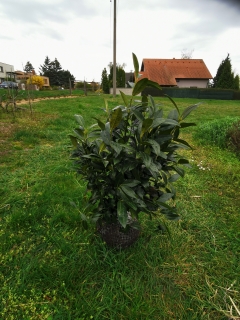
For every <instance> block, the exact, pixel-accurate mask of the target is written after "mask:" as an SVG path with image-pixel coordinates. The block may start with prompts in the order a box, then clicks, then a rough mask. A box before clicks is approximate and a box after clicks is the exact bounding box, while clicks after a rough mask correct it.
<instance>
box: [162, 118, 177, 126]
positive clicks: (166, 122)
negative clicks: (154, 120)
mask: <svg viewBox="0 0 240 320" xmlns="http://www.w3.org/2000/svg"><path fill="white" fill-rule="evenodd" d="M164 124H170V125H173V126H175V127H180V124H179V123H178V122H177V121H175V120H173V119H166V120H165V121H164Z"/></svg>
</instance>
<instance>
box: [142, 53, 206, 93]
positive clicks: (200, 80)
mask: <svg viewBox="0 0 240 320" xmlns="http://www.w3.org/2000/svg"><path fill="white" fill-rule="evenodd" d="M139 74H140V75H141V76H140V79H142V78H148V79H149V80H152V81H155V82H157V83H158V84H159V85H160V86H161V87H179V88H206V87H207V84H208V81H209V79H212V75H211V73H210V72H209V70H208V68H207V66H206V65H205V63H204V61H203V60H202V59H174V58H173V59H143V61H142V67H141V70H140V71H139Z"/></svg>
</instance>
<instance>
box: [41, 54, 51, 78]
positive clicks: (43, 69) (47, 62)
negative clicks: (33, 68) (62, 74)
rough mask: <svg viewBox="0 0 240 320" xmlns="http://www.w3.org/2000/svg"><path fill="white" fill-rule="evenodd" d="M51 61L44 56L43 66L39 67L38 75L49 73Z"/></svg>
mask: <svg viewBox="0 0 240 320" xmlns="http://www.w3.org/2000/svg"><path fill="white" fill-rule="evenodd" d="M51 67H52V65H51V60H50V59H49V58H48V56H46V58H45V60H44V63H43V65H40V68H39V71H40V75H41V76H42V75H44V73H46V72H48V71H51Z"/></svg>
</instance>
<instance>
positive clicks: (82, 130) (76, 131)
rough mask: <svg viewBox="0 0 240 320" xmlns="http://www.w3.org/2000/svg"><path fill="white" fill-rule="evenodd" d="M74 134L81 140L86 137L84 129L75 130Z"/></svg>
mask: <svg viewBox="0 0 240 320" xmlns="http://www.w3.org/2000/svg"><path fill="white" fill-rule="evenodd" d="M74 133H76V135H77V136H78V137H79V138H83V137H84V129H83V128H82V127H80V128H76V129H74Z"/></svg>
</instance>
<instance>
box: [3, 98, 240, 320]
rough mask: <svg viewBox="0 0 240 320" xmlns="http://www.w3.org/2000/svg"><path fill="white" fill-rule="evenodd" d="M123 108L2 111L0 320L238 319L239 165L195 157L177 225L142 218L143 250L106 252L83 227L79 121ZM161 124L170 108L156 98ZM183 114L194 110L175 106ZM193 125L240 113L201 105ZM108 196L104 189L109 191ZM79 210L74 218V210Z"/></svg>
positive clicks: (214, 156) (214, 154)
mask: <svg viewBox="0 0 240 320" xmlns="http://www.w3.org/2000/svg"><path fill="white" fill-rule="evenodd" d="M104 97H105V98H107V99H108V101H109V106H110V107H114V106H116V105H118V104H121V103H122V102H121V99H120V97H117V98H112V97H111V96H91V97H90V96H89V97H83V96H82V97H79V98H73V99H61V100H48V101H47V100H44V101H41V102H38V103H34V104H33V110H34V113H33V116H32V117H31V115H30V112H29V111H28V109H27V110H19V111H17V112H16V114H15V116H14V115H13V114H11V113H8V114H7V113H5V112H3V111H0V126H1V131H0V199H1V202H0V241H1V246H0V248H1V249H0V283H1V287H0V301H1V302H0V319H4V320H5V319H6V320H10V319H13V320H15V319H20V320H22V319H24V320H25V319H29V320H30V319H31V320H32V319H33V320H35V319H36V320H37V319H48V320H51V319H54V320H55V319H62V320H65V319H74V320H75V319H78V320H80V319H81V320H87V319H100V320H102V319H114V320H115V319H144V320H145V319H160V320H161V319H166V320H173V319H176V320H177V319H180V320H182V319H183V320H185V319H196V320H199V319H209V320H211V319H216V320H220V319H221V320H228V319H239V318H240V315H239V314H238V313H239V309H240V277H239V275H240V249H239V248H240V229H239V224H240V217H239V214H240V209H239V199H240V165H239V160H238V159H237V157H236V156H235V155H234V154H232V153H231V152H229V151H227V150H221V149H219V148H217V147H214V146H211V147H208V146H201V145H197V142H196V141H194V140H193V138H192V132H193V130H197V127H192V128H188V129H186V130H185V134H183V137H184V138H186V139H188V141H190V143H191V144H192V145H193V146H194V151H188V152H186V156H187V157H188V158H190V159H191V164H192V169H188V170H187V172H186V176H185V178H184V179H182V180H179V181H178V182H177V183H176V188H177V191H178V193H177V201H176V205H177V206H178V210H179V214H180V215H181V220H180V221H179V222H168V221H164V220H162V219H161V218H159V219H160V223H162V222H164V223H165V224H166V227H167V229H168V231H169V232H162V233H161V232H159V231H157V221H150V220H148V219H147V218H146V217H144V216H142V217H141V222H142V233H141V237H140V239H139V241H138V242H137V243H136V244H135V245H134V246H133V247H131V248H129V249H127V250H124V251H114V250H111V249H108V248H107V247H106V246H105V244H104V243H102V241H101V240H100V239H99V237H98V235H97V234H96V233H95V229H94V226H93V227H92V228H90V229H89V230H87V231H84V230H83V229H82V227H81V220H80V217H79V211H81V210H83V209H84V206H85V205H86V204H87V197H88V194H86V190H85V183H84V181H81V179H80V178H79V177H78V176H76V174H75V172H74V171H73V169H72V162H71V160H70V159H69V157H70V153H71V145H70V142H69V138H68V134H69V133H72V130H73V128H74V127H75V126H76V123H75V121H74V117H73V115H74V114H83V115H84V117H85V118H86V119H87V124H89V125H90V124H92V123H94V122H95V120H94V119H92V117H104V116H105V115H104V112H103V111H102V110H101V108H104V100H103V98H104ZM156 101H157V102H159V103H162V104H163V105H164V106H165V107H164V108H165V109H166V112H167V111H168V110H170V109H172V105H171V103H170V102H169V101H168V100H167V99H165V98H157V99H156ZM175 101H176V102H177V104H178V105H179V107H180V109H181V110H182V109H183V108H184V107H186V106H188V105H190V104H194V103H197V102H199V101H197V100H194V99H175ZM203 102H204V103H203V104H202V105H200V106H199V108H198V109H197V110H196V111H194V113H193V114H191V116H190V117H189V122H194V121H195V122H196V123H198V124H200V123H202V122H205V121H210V120H213V119H216V118H224V117H226V116H238V117H239V116H240V102H238V101H221V100H218V101H217V100H215V101H214V100H205V101H203ZM103 187H104V185H103ZM70 202H75V203H76V204H77V206H78V208H79V209H78V210H77V209H76V208H74V207H73V206H71V205H70Z"/></svg>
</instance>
